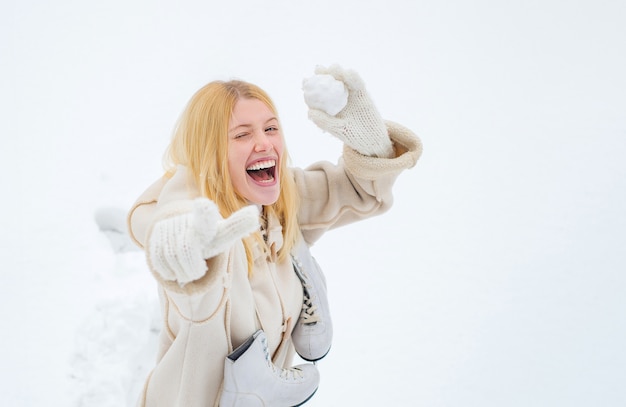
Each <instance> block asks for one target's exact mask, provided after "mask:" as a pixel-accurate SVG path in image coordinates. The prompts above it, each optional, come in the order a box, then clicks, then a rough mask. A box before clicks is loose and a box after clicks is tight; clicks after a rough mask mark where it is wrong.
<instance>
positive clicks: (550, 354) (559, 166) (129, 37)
mask: <svg viewBox="0 0 626 407" xmlns="http://www.w3.org/2000/svg"><path fill="white" fill-rule="evenodd" d="M624 21H626V3H624V2H623V1H621V0H594V1H591V0H573V1H566V0H542V1H536V0H524V1H522V0H519V1H500V2H498V1H488V0H473V1H462V0H453V1H421V0H405V1H402V0H387V1H384V2H378V1H377V2H374V1H368V0H365V1H363V0H350V1H341V0H316V1H310V2H299V1H290V0H282V1H280V0H267V1H262V2H260V1H259V2H257V1H253V0H246V1H236V0H235V1H219V2H217V1H190V0H183V1H147V0H142V1H127V0H124V1H122V0H109V1H78V0H59V1H55V2H48V1H43V0H20V1H17V0H8V1H3V2H2V3H1V5H0V55H1V57H0V59H1V62H0V89H1V91H0V95H1V96H0V103H1V104H0V109H1V111H2V114H1V115H0V117H1V118H2V119H1V120H0V126H1V127H0V132H1V135H2V138H1V140H2V142H1V143H2V144H1V148H0V163H1V165H2V171H0V177H1V180H2V183H1V188H2V190H3V192H2V199H1V202H2V203H1V205H2V211H1V215H0V216H1V218H0V219H1V222H2V223H1V225H0V254H1V260H2V263H1V264H2V270H1V271H0V273H1V274H0V276H1V277H0V301H1V304H0V305H1V306H0V322H1V323H2V326H3V327H2V329H1V331H0V340H1V343H0V403H1V404H2V405H5V406H44V405H45V406H53V407H56V406H64V407H65V406H85V407H105V406H107V407H108V406H116V407H119V406H127V405H132V404H133V402H134V401H135V399H136V397H137V393H138V391H139V386H140V385H141V383H142V382H143V380H144V378H145V375H146V372H147V371H148V370H149V369H150V367H151V363H152V361H153V358H154V338H155V335H156V333H155V330H156V329H158V321H155V320H154V319H155V318H158V316H155V308H154V306H155V303H156V291H155V284H154V282H153V281H152V278H151V277H150V275H149V274H148V272H147V271H146V267H145V265H144V258H143V255H142V253H141V252H138V251H122V252H119V253H116V252H115V251H114V250H113V246H112V245H111V242H110V240H109V239H108V238H107V236H105V235H104V234H103V233H101V232H100V231H99V230H98V226H97V224H96V222H95V214H96V213H97V211H98V210H99V209H100V208H109V207H112V208H117V210H119V211H125V210H126V209H127V208H128V207H129V206H130V205H131V203H132V202H133V201H134V199H135V197H136V196H137V195H138V194H139V193H140V192H141V191H142V190H143V189H144V187H145V186H147V185H148V184H149V183H151V182H152V181H153V180H154V179H155V178H156V177H158V176H159V175H160V173H161V163H160V159H161V156H162V152H163V150H164V148H165V147H166V145H167V143H168V140H169V137H170V134H171V130H172V128H173V125H174V122H175V121H176V119H177V117H178V115H179V114H180V112H181V111H182V109H183V107H184V105H185V104H186V103H187V101H188V99H189V98H190V97H191V95H192V94H193V93H194V92H195V91H196V90H197V89H198V88H200V87H201V86H202V85H204V84H205V83H207V82H209V81H211V80H214V79H230V78H233V77H236V78H241V79H245V80H248V81H251V82H254V83H256V84H258V85H260V86H261V87H263V88H264V89H266V90H267V91H268V92H269V93H270V95H272V97H273V98H274V100H275V102H276V104H277V106H278V108H279V112H280V114H281V118H282V121H283V127H284V129H285V132H286V137H287V143H288V146H289V148H290V152H291V155H292V158H293V160H294V163H295V164H296V165H298V166H304V165H307V164H309V163H312V162H314V161H317V160H320V159H325V160H331V161H335V160H336V159H337V157H338V156H339V153H340V145H339V143H338V142H336V141H335V140H334V139H332V138H331V137H330V136H328V135H326V134H323V133H321V132H320V131H319V130H317V128H316V127H315V126H314V125H313V124H312V123H310V122H309V121H308V120H307V118H306V108H305V104H304V102H303V98H302V94H301V89H300V87H301V81H302V78H304V77H307V76H309V75H310V74H311V73H312V71H313V69H314V67H315V65H317V64H322V65H328V64H331V63H335V62H337V63H340V64H342V65H343V66H345V67H350V68H354V69H356V70H357V71H358V72H359V73H360V74H361V76H362V77H363V78H364V80H365V82H366V83H367V86H368V88H369V90H370V93H371V94H372V96H373V98H374V100H375V102H376V104H377V106H378V107H379V110H380V111H381V113H382V114H383V116H384V117H386V118H388V119H391V120H394V121H397V122H400V123H403V124H404V125H406V126H408V127H409V128H411V129H413V130H414V131H415V132H417V133H418V134H419V135H420V136H421V137H422V140H423V142H424V146H425V148H424V155H423V157H422V159H421V160H420V162H419V163H418V165H417V166H416V167H415V168H414V169H413V170H411V171H408V172H406V173H405V174H403V175H402V177H401V178H400V179H399V180H398V183H397V187H396V189H395V190H396V196H397V199H396V204H395V206H394V208H393V209H392V210H391V212H389V213H388V214H386V215H384V216H382V217H380V218H376V219H372V220H368V221H365V222H362V223H360V224H357V225H354V226H351V227H347V228H345V229H342V230H337V231H334V232H331V233H329V234H328V235H327V236H326V237H325V238H324V239H323V240H322V241H320V243H319V244H318V245H316V246H315V248H314V251H315V252H314V253H315V255H316V256H317V258H318V260H319V262H320V263H321V264H322V266H323V267H324V269H325V272H326V274H327V278H328V280H329V284H330V290H331V291H330V301H331V306H332V307H333V312H334V314H333V315H334V322H335V333H336V338H335V343H334V345H333V349H332V351H331V353H330V354H329V356H328V357H327V358H326V359H325V360H324V361H323V362H322V363H321V364H320V369H321V372H322V384H321V387H320V389H319V391H318V393H317V395H316V396H315V398H314V399H313V400H312V401H311V402H310V403H309V404H308V405H311V406H344V405H389V406H391V405H394V406H395V405H398V406H400V405H411V406H428V407H431V406H434V407H436V406H446V407H474V406H476V407H479V406H480V407H486V406H494V407H495V406H498V407H500V406H524V407H525V406H624V405H626V390H624V383H625V382H626V350H625V345H624V344H625V343H626V299H625V297H624V295H625V294H626V274H625V273H624V272H625V271H626V250H625V249H626V248H625V247H624V245H625V243H626V211H625V208H626V160H625V157H626V75H625V74H624V72H626V24H624ZM111 213H114V211H113V212H112V210H110V209H104V214H105V215H106V214H109V215H110V214H111Z"/></svg>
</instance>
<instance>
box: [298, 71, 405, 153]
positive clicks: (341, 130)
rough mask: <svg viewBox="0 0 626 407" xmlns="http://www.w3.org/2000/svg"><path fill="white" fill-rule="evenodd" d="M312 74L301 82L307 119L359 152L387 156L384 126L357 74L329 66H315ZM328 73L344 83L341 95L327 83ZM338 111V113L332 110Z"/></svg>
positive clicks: (388, 145) (388, 142) (388, 147)
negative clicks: (313, 74) (307, 111)
mask: <svg viewBox="0 0 626 407" xmlns="http://www.w3.org/2000/svg"><path fill="white" fill-rule="evenodd" d="M315 73H316V75H315V76H313V77H311V78H309V79H305V80H304V82H303V91H304V100H305V102H306V103H307V105H308V106H309V118H310V119H311V120H312V121H313V122H314V123H315V124H316V125H317V126H318V127H319V128H320V129H322V130H324V131H327V132H328V133H330V134H332V135H333V136H335V137H337V138H339V139H340V140H341V141H343V142H344V143H346V144H347V145H349V146H350V147H352V148H353V149H354V150H356V151H358V152H359V153H361V154H363V155H367V156H373V157H384V158H391V157H393V156H394V150H393V145H392V144H391V140H390V139H389V136H388V134H387V127H386V126H385V123H384V122H383V119H382V117H381V116H380V114H379V113H378V110H376V107H375V106H374V103H372V100H371V99H370V97H369V95H368V94H367V91H366V90H365V84H364V83H363V80H362V79H361V77H360V76H359V75H358V74H357V73H356V72H354V71H351V70H346V69H343V68H341V67H340V66H339V65H332V66H330V67H329V68H324V67H317V68H316V69H315ZM329 75H330V76H331V77H332V78H334V80H335V81H337V82H339V83H342V84H343V85H345V89H346V90H347V92H348V96H347V101H346V102H345V107H343V109H341V105H342V99H343V100H345V94H344V92H342V89H341V88H340V86H338V85H337V84H336V83H335V84H333V83H329V80H328V77H329ZM337 111H338V113H336V112H337Z"/></svg>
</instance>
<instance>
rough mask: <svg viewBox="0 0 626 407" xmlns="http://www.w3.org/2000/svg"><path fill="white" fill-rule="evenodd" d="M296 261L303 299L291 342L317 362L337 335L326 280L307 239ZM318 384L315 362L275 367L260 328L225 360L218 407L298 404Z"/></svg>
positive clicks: (312, 392)
mask: <svg viewBox="0 0 626 407" xmlns="http://www.w3.org/2000/svg"><path fill="white" fill-rule="evenodd" d="M292 258H293V265H294V270H295V272H296V274H297V276H298V278H299V279H300V281H301V282H302V287H303V290H304V301H303V304H302V312H301V313H300V317H299V318H298V322H297V323H296V326H295V328H294V330H293V333H292V334H291V339H292V342H293V344H294V347H295V349H296V352H297V353H298V355H300V357H301V358H302V359H304V360H307V361H310V362H316V361H318V360H320V359H322V358H323V357H324V356H326V354H327V353H328V351H329V350H330V345H331V342H332V335H333V329H332V322H331V319H330V312H329V308H328V297H327V294H326V280H325V278H324V274H323V273H322V271H321V269H320V268H319V265H318V264H317V262H316V261H315V259H314V258H313V257H312V256H311V253H310V252H309V248H308V246H307V245H306V243H305V242H304V241H302V240H301V241H300V243H299V244H298V245H297V247H296V248H295V250H294V252H293V255H292ZM319 380H320V375H319V371H318V370H317V367H316V366H315V365H314V364H311V363H308V364H302V365H298V366H294V367H292V368H288V369H282V368H279V367H278V366H275V365H274V364H273V363H272V360H271V358H270V354H269V350H268V345H267V337H266V336H265V333H264V332H263V331H262V330H259V331H257V332H255V333H254V335H252V336H251V337H250V338H249V339H248V340H247V341H246V342H245V343H243V344H242V345H241V346H239V347H238V348H237V349H235V350H234V351H233V352H232V353H231V354H230V355H228V357H227V358H226V361H225V363H224V388H223V390H222V397H221V400H220V407H234V406H277V407H280V406H299V405H302V404H304V403H305V402H306V401H307V400H309V399H310V398H311V397H312V396H313V394H314V393H315V391H316V390H317V387H318V385H319Z"/></svg>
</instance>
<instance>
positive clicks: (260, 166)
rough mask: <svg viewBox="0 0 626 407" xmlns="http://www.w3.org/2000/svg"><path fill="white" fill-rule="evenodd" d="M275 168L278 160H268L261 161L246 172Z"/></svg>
mask: <svg viewBox="0 0 626 407" xmlns="http://www.w3.org/2000/svg"><path fill="white" fill-rule="evenodd" d="M275 166H276V160H266V161H259V162H258V163H255V164H253V165H251V166H249V167H248V168H246V170H247V171H257V170H264V169H266V168H272V167H275Z"/></svg>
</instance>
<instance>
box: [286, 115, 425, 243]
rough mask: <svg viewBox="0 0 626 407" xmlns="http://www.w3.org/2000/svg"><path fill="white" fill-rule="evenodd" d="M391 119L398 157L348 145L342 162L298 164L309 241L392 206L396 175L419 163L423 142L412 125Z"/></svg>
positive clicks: (300, 217) (303, 224)
mask: <svg viewBox="0 0 626 407" xmlns="http://www.w3.org/2000/svg"><path fill="white" fill-rule="evenodd" d="M386 125H387V129H388V132H389V137H390V138H391V141H392V142H393V144H394V149H395V152H396V154H395V157H392V158H378V157H369V156H365V155H362V154H360V153H358V152H357V151H355V150H353V149H351V148H350V147H348V146H344V151H343V156H342V157H341V158H340V159H339V162H338V164H337V165H334V164H331V163H329V162H318V163H316V164H313V165H311V166H310V167H308V168H306V169H305V170H300V169H294V177H295V182H296V185H297V187H298V192H299V194H300V197H301V200H302V204H301V206H300V211H299V213H298V221H299V224H300V229H301V230H302V234H303V236H304V238H305V240H306V241H307V242H309V243H313V242H315V241H316V240H317V239H319V237H320V236H321V235H322V234H323V233H324V232H326V231H327V230H329V229H333V228H336V227H339V226H343V225H346V224H349V223H352V222H355V221H358V220H361V219H365V218H368V217H372V216H375V215H379V214H381V213H383V212H385V211H386V210H388V209H389V207H390V206H391V204H392V203H393V195H392V187H393V184H394V182H395V180H396V178H397V177H398V175H399V174H400V173H401V172H402V171H403V170H405V169H408V168H411V167H413V166H414V165H415V163H416V162H417V160H418V159H419V157H420V155H421V153H422V144H421V141H420V140H419V138H418V137H417V136H415V134H413V133H412V132H411V131H410V130H409V129H407V128H405V127H403V126H401V125H399V124H397V123H393V122H389V121H388V122H386Z"/></svg>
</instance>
